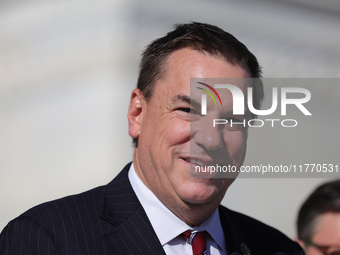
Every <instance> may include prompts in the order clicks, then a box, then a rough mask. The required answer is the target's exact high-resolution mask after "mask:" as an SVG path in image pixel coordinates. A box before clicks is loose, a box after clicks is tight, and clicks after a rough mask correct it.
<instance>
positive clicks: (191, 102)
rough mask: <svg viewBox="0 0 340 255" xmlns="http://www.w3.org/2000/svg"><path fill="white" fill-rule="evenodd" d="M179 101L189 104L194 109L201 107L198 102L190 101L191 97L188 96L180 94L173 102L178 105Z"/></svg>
mask: <svg viewBox="0 0 340 255" xmlns="http://www.w3.org/2000/svg"><path fill="white" fill-rule="evenodd" d="M178 101H182V102H186V103H188V104H190V105H191V106H193V107H198V108H199V107H201V104H200V103H198V102H197V101H196V100H194V99H190V97H188V96H186V95H182V94H179V95H176V96H174V97H173V98H172V102H173V103H176V102H178Z"/></svg>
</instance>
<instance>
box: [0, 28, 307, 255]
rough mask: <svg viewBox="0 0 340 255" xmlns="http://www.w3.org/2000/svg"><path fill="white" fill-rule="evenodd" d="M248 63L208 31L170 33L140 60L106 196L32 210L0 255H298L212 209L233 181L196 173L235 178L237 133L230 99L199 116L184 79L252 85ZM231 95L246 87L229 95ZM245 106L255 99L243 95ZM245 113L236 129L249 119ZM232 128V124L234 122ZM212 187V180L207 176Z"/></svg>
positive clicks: (226, 37) (243, 137) (251, 224)
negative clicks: (122, 155)
mask: <svg viewBox="0 0 340 255" xmlns="http://www.w3.org/2000/svg"><path fill="white" fill-rule="evenodd" d="M259 77H260V67H259V64H258V62H257V60H256V58H255V57H254V55H253V54H252V53H250V52H249V50H248V49H247V48H246V47H245V46H244V45H243V44H242V43H240V42H239V41H238V40H237V39H236V38H234V37H233V36H232V35H230V34H228V33H226V32H225V31H223V30H221V29H220V28H218V27H215V26H212V25H208V24H202V23H190V24H183V25H178V26H176V28H175V30H174V31H172V32H170V33H168V34H167V35H166V36H164V37H162V38H159V39H157V40H155V41H154V42H152V43H151V44H150V45H149V46H148V47H147V49H146V50H145V51H144V53H143V58H142V61H141V65H140V74H139V79H138V84H137V88H136V89H135V90H133V92H132V95H131V99H130V106H129V111H128V122H129V134H130V136H131V137H132V138H133V140H134V144H135V152H134V156H133V162H132V164H131V163H130V164H128V165H127V166H126V167H125V168H124V169H123V170H122V172H121V173H120V174H119V175H118V176H117V177H116V178H115V179H114V180H113V181H112V182H111V183H109V184H108V185H107V186H103V187H99V188H96V189H94V190H91V191H88V192H85V193H82V194H80V195H75V196H71V197H67V198H63V199H59V200H56V201H53V202H49V203H46V204H43V205H40V206H37V207H35V208H33V209H31V210H29V211H27V212H26V213H24V214H23V215H21V216H20V217H18V218H17V219H15V220H14V221H12V222H10V223H9V225H8V226H7V227H6V229H5V230H4V231H3V233H2V235H1V239H0V253H1V254H72V255H74V254H75V255H77V254H101V255H102V254H124V255H126V254H195V255H196V254H211V255H216V254H234V255H236V254H261V255H263V254H277V255H279V254H303V252H302V250H301V248H300V247H299V246H298V245H297V244H296V243H294V242H292V241H291V240H290V239H288V238H287V237H286V236H284V235H283V234H282V233H280V232H279V231H277V230H275V229H273V228H271V227H269V226H266V225H264V224H262V223H260V222H258V221H256V220H254V219H251V218H249V217H247V216H245V215H242V214H240V213H236V212H233V211H230V210H228V209H227V208H225V207H223V206H221V205H220V202H221V200H222V198H223V197H224V195H225V193H226V191H227V189H228V187H229V186H230V185H231V184H232V182H233V181H234V178H235V177H231V176H228V178H207V175H206V174H202V175H201V174H195V173H194V170H195V169H196V167H197V166H205V165H209V164H214V163H219V164H223V165H232V166H233V167H235V168H237V169H239V167H240V166H241V165H242V164H243V161H244V158H245V153H246V142H247V131H248V130H247V128H242V127H239V126H238V127H236V128H235V127H234V128H233V127H231V126H228V125H225V126H223V127H221V126H219V127H218V128H213V127H212V125H211V123H212V119H213V118H222V117H223V118H225V119H233V118H234V117H233V116H232V110H233V104H232V96H231V94H230V92H228V91H226V90H220V91H219V93H220V94H221V96H222V97H223V98H224V99H227V100H225V101H224V102H223V105H222V104H221V105H220V106H217V107H212V105H211V102H210V103H208V105H207V108H208V110H209V115H206V116H203V115H201V112H200V110H201V109H200V108H201V105H200V104H201V103H200V100H199V98H200V96H201V94H202V93H201V92H198V90H197V91H195V92H194V93H191V92H192V91H191V90H190V88H191V85H190V79H191V78H237V79H240V80H243V79H244V80H247V78H259ZM236 86H237V87H238V88H239V89H240V90H241V91H243V92H244V94H245V91H246V90H247V88H248V86H251V85H249V84H248V83H246V82H241V83H239V84H237V85H236ZM253 91H254V94H253V100H254V106H255V107H256V108H257V109H258V108H259V106H260V103H261V100H262V97H263V92H262V91H263V90H262V85H257V86H253ZM250 117H251V114H250V113H249V111H248V110H247V109H246V113H245V115H244V116H241V121H242V119H243V120H246V119H249V118H250ZM237 121H240V119H237ZM215 177H216V176H215Z"/></svg>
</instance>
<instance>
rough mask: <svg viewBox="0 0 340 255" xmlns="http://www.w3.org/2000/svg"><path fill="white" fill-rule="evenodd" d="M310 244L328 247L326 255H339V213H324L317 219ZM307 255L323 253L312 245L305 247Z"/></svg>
mask: <svg viewBox="0 0 340 255" xmlns="http://www.w3.org/2000/svg"><path fill="white" fill-rule="evenodd" d="M311 241H312V243H314V244H316V245H318V246H323V247H329V248H327V252H326V253H325V254H327V255H331V254H332V255H333V254H334V255H339V254H340V213H331V212H330V213H325V214H322V215H321V216H319V217H318V219H317V222H316V227H315V230H314V235H313V236H312V240H311ZM305 250H306V254H307V255H322V254H323V253H322V252H321V251H320V249H318V248H317V247H315V246H313V245H308V244H307V245H306V246H305Z"/></svg>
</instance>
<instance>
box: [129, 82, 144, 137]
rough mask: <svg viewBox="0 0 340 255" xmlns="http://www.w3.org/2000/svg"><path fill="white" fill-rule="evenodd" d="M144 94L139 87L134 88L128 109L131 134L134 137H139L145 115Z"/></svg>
mask: <svg viewBox="0 0 340 255" xmlns="http://www.w3.org/2000/svg"><path fill="white" fill-rule="evenodd" d="M143 105H144V96H143V93H142V92H141V91H140V90H139V89H134V90H133V91H132V93H131V98H130V105H129V111H128V115H127V116H128V121H129V135H130V136H131V137H132V138H138V137H139V133H140V129H141V124H142V115H143V110H142V108H143Z"/></svg>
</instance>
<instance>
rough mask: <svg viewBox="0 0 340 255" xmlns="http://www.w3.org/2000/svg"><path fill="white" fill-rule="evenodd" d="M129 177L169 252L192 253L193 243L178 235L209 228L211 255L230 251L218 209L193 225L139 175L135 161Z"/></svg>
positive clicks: (172, 253)
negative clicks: (165, 202)
mask: <svg viewBox="0 0 340 255" xmlns="http://www.w3.org/2000/svg"><path fill="white" fill-rule="evenodd" d="M129 180H130V183H131V186H132V188H133V190H134V192H135V193H136V195H137V197H138V199H139V201H140V203H141V205H142V206H143V208H144V210H145V212H146V215H147V216H148V218H149V220H150V222H151V225H152V227H153V229H154V230H155V232H156V235H157V237H158V239H159V241H160V243H161V244H162V246H163V248H164V250H165V253H166V254H167V255H178V254H188V255H192V247H191V245H190V244H188V243H187V242H186V241H185V239H184V238H181V237H178V236H179V235H180V234H181V233H183V232H185V231H187V230H189V229H190V230H197V231H207V232H208V233H209V235H207V241H206V243H207V255H226V254H227V252H226V245H225V239H224V233H223V229H222V226H221V222H220V215H219V212H218V209H216V210H215V211H214V212H213V214H212V215H211V216H210V217H209V218H208V219H206V220H205V221H203V222H202V224H201V225H199V226H197V227H191V226H189V225H187V224H186V223H185V222H184V221H182V220H181V219H180V218H178V217H177V216H176V215H175V214H174V213H172V212H171V211H170V210H169V209H168V208H167V207H166V206H165V205H163V204H162V202H161V201H160V200H159V199H158V198H157V197H156V195H155V194H154V193H152V191H151V190H149V189H148V187H146V186H145V184H144V183H143V182H142V181H141V180H140V179H139V177H138V175H137V174H136V171H135V169H134V166H133V164H131V167H130V170H129Z"/></svg>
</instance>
